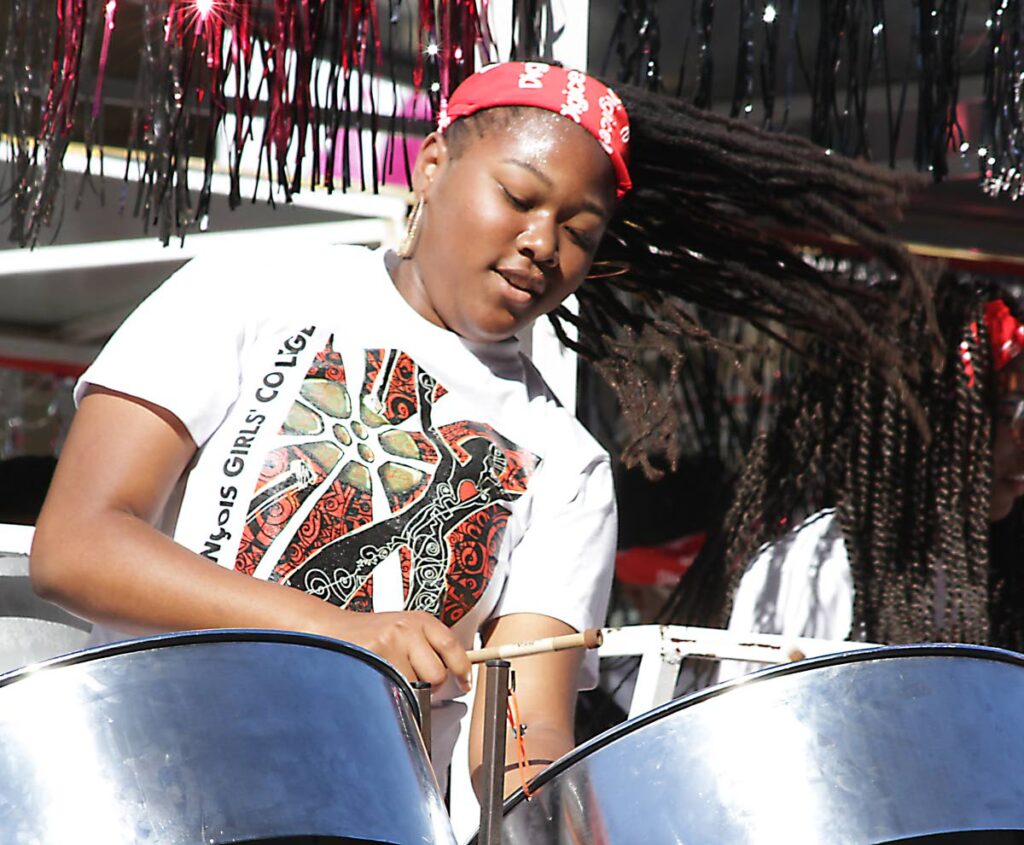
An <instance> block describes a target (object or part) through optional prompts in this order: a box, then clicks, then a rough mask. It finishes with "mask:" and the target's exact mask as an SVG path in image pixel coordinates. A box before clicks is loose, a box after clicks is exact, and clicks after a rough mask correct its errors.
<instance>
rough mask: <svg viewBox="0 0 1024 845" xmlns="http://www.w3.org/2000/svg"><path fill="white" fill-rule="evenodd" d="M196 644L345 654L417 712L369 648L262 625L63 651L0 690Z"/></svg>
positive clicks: (404, 687)
mask: <svg viewBox="0 0 1024 845" xmlns="http://www.w3.org/2000/svg"><path fill="white" fill-rule="evenodd" d="M198 643H281V644H286V645H305V646H313V647H314V648H321V649H324V650H326V651H333V652H337V653H338V654H345V655H348V656H349V657H354V658H356V659H357V660H361V661H362V662H364V663H367V664H369V665H370V666H372V667H373V668H374V669H376V670H377V671H379V672H380V673H381V674H383V675H386V676H387V677H388V678H389V679H390V680H392V681H393V682H394V683H395V685H396V686H397V687H398V689H399V690H400V691H401V693H402V696H403V697H404V698H405V700H406V702H407V703H408V704H409V707H411V708H412V711H413V714H414V715H415V716H416V719H417V720H418V719H419V718H420V715H421V714H420V708H419V703H418V702H417V700H416V695H415V694H414V693H413V690H412V687H411V686H409V682H408V681H407V680H406V679H405V676H404V675H402V674H401V673H400V672H399V671H398V670H397V669H396V668H395V667H394V666H392V665H391V664H390V663H388V662H387V661H386V660H385V659H384V658H382V657H380V656H379V655H377V654H374V653H373V652H372V651H369V650H368V649H365V648H362V647H361V646H357V645H355V644H353V643H349V642H345V641H344V640H336V639H333V638H331V637H322V636H319V635H317V634H303V633H300V632H298V631H279V630H274V629H263V628H215V629H207V630H200V631H175V632H173V633H170V634H156V635H154V636H148V637H144V638H140V639H131V640H123V641H121V642H116V643H109V644H107V645H100V646H93V647H92V648H86V649H82V650H81V651H73V652H71V653H70V654H63V655H60V656H59V657H53V658H51V659H49V660H44V661H41V662H39V663H33V664H30V665H28V666H22V667H21V668H20V669H15V670H13V671H11V672H7V673H5V674H2V675H0V689H3V688H4V687H6V686H9V685H10V684H14V683H17V682H18V681H22V680H25V679H27V678H31V677H33V676H35V675H37V674H38V673H39V672H41V671H46V670H49V669H57V668H60V667H62V666H76V665H78V664H79V663H87V662H89V661H91V660H98V659H101V658H106V657H116V656H117V655H121V654H133V653H137V652H141V651H155V650H158V649H162V648H171V647H174V646H179V645H191V644H198Z"/></svg>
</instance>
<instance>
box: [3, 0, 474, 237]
mask: <svg viewBox="0 0 1024 845" xmlns="http://www.w3.org/2000/svg"><path fill="white" fill-rule="evenodd" d="M390 2H391V5H390V11H391V14H390V15H389V19H388V24H387V26H388V27H389V28H390V29H391V30H392V31H393V30H395V29H396V28H397V27H398V26H399V24H400V23H401V21H400V20H399V18H400V15H399V11H400V10H401V8H402V6H401V4H400V3H399V2H398V0H390ZM118 5H119V4H118V0H107V2H102V0H100V2H97V0H93V2H91V3H90V2H88V0H56V2H55V3H54V5H51V6H49V7H48V8H47V4H46V3H45V2H39V0H36V2H30V0H12V5H11V9H10V20H11V25H10V26H9V27H8V41H9V45H8V46H10V42H11V41H12V39H14V38H16V37H17V34H18V33H19V32H24V31H26V30H30V29H32V26H31V25H30V24H29V21H30V20H31V19H32V18H33V16H38V17H40V18H41V19H43V20H45V21H46V22H47V23H48V24H50V23H52V26H53V35H52V37H49V36H48V37H47V38H46V40H45V43H46V45H47V48H48V55H47V57H46V59H45V60H41V59H40V58H39V57H38V56H27V55H22V54H21V53H18V52H17V51H15V53H11V52H10V51H9V52H8V57H7V61H6V62H4V61H0V91H3V92H4V93H5V94H7V95H10V94H12V93H13V94H14V95H15V96H14V97H13V100H14V103H15V106H14V107H11V105H10V103H11V99H12V98H10V97H8V98H6V99H4V100H3V105H0V128H2V129H3V130H5V131H7V132H8V133H9V134H10V135H12V136H13V139H14V140H12V142H11V144H12V148H13V149H12V154H11V156H10V157H11V159H12V160H14V161H15V162H16V163H17V164H18V167H17V181H16V183H15V184H14V185H13V186H12V189H11V190H10V193H11V194H12V195H13V197H14V214H13V215H12V219H13V221H14V225H13V236H14V237H16V238H17V239H18V240H20V241H21V242H22V243H34V242H35V241H36V239H37V238H38V237H39V232H40V229H41V227H42V226H44V225H45V224H46V223H48V222H49V221H50V219H51V217H52V209H53V203H54V199H55V197H56V196H57V194H58V182H59V177H60V172H61V162H62V160H63V156H64V153H65V151H66V149H67V144H68V143H69V141H70V140H71V138H72V136H73V133H79V135H76V136H75V137H83V139H84V140H85V142H86V145H87V154H91V151H92V147H93V144H94V143H96V144H99V143H100V142H101V141H100V138H99V134H100V133H99V131H98V129H99V127H100V126H101V125H102V119H103V107H102V106H103V103H102V101H103V95H104V91H105V87H106V85H105V82H106V76H107V65H108V61H109V56H110V54H111V51H113V50H116V48H117V44H118V39H119V36H122V35H124V33H123V31H122V30H123V29H124V26H123V24H118V25H115V13H116V12H117V10H118ZM121 5H123V4H121ZM413 11H415V10H413ZM419 12H420V19H419V21H418V32H419V34H418V38H419V41H420V43H421V44H422V45H423V50H422V51H421V53H420V55H418V56H417V57H416V60H415V65H416V67H415V68H414V82H415V85H416V89H417V91H418V90H420V88H422V89H424V90H425V91H426V93H428V94H429V96H430V98H431V102H432V104H433V106H434V107H435V108H436V107H437V106H438V105H439V103H440V99H441V97H443V96H446V95H447V93H448V92H449V91H450V90H451V88H453V87H454V86H455V85H457V84H458V83H459V82H460V81H461V80H462V79H463V78H464V77H465V76H466V75H468V74H469V73H471V72H472V71H473V70H474V58H475V50H476V45H477V43H478V42H479V41H480V39H481V21H480V19H479V16H478V14H477V7H476V0H423V3H422V4H421V6H420V8H419ZM39 31H42V30H39ZM126 40H129V41H131V40H134V41H138V36H137V35H136V36H135V37H134V38H129V39H126ZM141 41H142V51H141V55H140V64H139V73H138V77H137V80H136V88H135V97H134V104H133V107H132V116H131V124H130V129H129V136H128V149H129V157H128V168H127V169H126V173H125V176H126V178H129V176H130V175H134V174H135V172H136V171H137V170H138V169H139V168H141V178H139V180H138V181H139V191H138V195H137V199H136V202H135V211H136V212H137V213H139V214H141V215H142V216H143V217H144V220H145V225H146V227H147V228H148V227H150V226H155V227H156V230H157V233H158V234H159V236H160V238H161V239H162V240H163V241H164V242H165V243H166V242H167V241H169V240H170V238H171V237H172V236H177V237H183V236H184V234H185V233H186V232H188V231H190V230H193V229H195V228H202V227H203V226H204V225H205V221H206V219H207V217H208V214H209V208H210V201H211V196H212V193H213V184H214V180H215V176H216V174H215V170H214V167H215V162H216V161H217V159H218V154H219V153H218V140H221V141H222V143H224V145H225V146H226V147H227V149H226V159H227V167H228V171H229V185H230V187H229V195H228V199H229V203H230V204H231V205H232V206H237V205H238V204H239V203H240V202H241V201H242V195H241V184H242V175H243V171H244V170H246V169H251V171H254V172H255V176H256V181H257V184H260V183H262V184H264V185H266V186H267V187H268V199H270V200H271V201H272V196H273V194H272V192H271V191H270V190H269V189H270V188H271V187H274V188H277V189H278V190H280V192H281V194H282V195H283V196H284V198H285V200H286V201H287V200H288V199H290V198H291V196H292V195H293V194H294V193H295V192H297V191H299V190H300V189H301V188H302V187H304V186H306V185H309V186H313V187H315V186H317V185H323V186H324V187H325V188H327V190H333V189H334V188H335V187H339V184H338V183H339V179H340V187H341V188H342V189H347V188H349V187H351V186H352V185H353V182H354V179H355V178H358V185H359V187H361V188H362V189H364V190H366V189H371V188H372V189H374V190H376V189H377V188H378V187H379V185H380V183H381V182H382V181H383V180H384V178H386V175H387V174H388V173H389V172H392V171H393V169H394V164H395V150H396V148H397V143H396V140H395V134H396V132H398V131H399V129H401V130H402V132H403V134H404V130H405V128H406V125H407V121H408V120H409V118H410V117H411V116H412V115H411V113H409V111H408V110H409V108H410V106H411V104H409V103H406V102H404V100H403V97H402V96H400V94H399V90H398V88H397V86H396V85H395V84H394V67H395V62H394V56H393V55H392V53H393V51H394V49H395V48H394V46H393V45H394V43H395V41H394V39H393V37H392V36H391V35H390V34H389V35H388V37H387V39H386V41H387V47H386V48H385V47H384V46H383V44H384V41H385V38H384V31H383V30H382V28H381V21H380V19H379V16H378V10H377V2H376V0H144V9H143V32H142V38H141ZM431 44H432V45H435V46H434V48H433V49H428V47H429V45H431ZM25 51H26V48H24V47H22V53H24V52H25ZM385 52H387V53H388V54H387V55H385ZM96 54H98V56H99V58H98V61H95V60H94V56H95V55H96ZM20 59H24V66H25V68H26V71H25V72H24V73H22V72H21V70H20V66H17V65H15V62H16V61H19V60H20ZM43 61H45V62H46V64H48V65H49V74H48V78H47V79H46V80H45V81H43V84H33V83H31V82H30V80H29V79H26V78H25V77H28V76H31V74H32V73H33V72H34V71H33V68H39V67H40V66H41V64H42V62H43ZM424 68H426V72H425V73H424ZM83 71H84V72H85V75H86V76H87V77H88V79H87V80H86V82H87V84H85V85H80V82H81V81H82V79H83ZM381 83H384V84H385V85H387V84H389V83H390V87H391V91H392V94H393V97H392V100H393V102H392V104H391V105H390V106H385V105H382V103H381V101H380V96H382V94H381V92H380V88H381ZM80 88H81V89H82V90H83V91H87V92H88V94H89V95H91V97H89V96H86V97H82V98H80V97H79V89H80ZM22 92H23V93H22ZM41 92H45V94H43V95H42V98H41V100H40V99H38V97H39V96H40V93H41ZM80 99H81V100H86V101H85V102H80ZM24 100H28V101H29V102H27V103H25V102H23V101H24ZM382 110H384V111H385V112H390V114H384V115H383V117H384V118H385V119H388V118H389V124H388V125H387V126H386V131H387V132H388V136H389V137H388V144H387V148H386V149H385V151H384V152H383V155H382V154H381V150H380V149H379V148H378V139H379V137H380V133H381V131H382V125H381V118H382V114H381V111H382ZM79 112H81V115H80V114H79ZM32 118H37V123H36V125H35V126H33V125H32ZM261 122H262V127H260V123H261ZM415 128H416V129H417V130H419V131H422V130H424V129H427V128H429V125H428V124H426V123H423V124H418V125H415ZM403 147H404V143H403ZM251 152H255V153H257V154H256V155H255V156H251ZM220 154H221V155H223V154H224V153H220ZM250 157H251V159H252V163H249V162H250ZM384 158H387V159H388V161H387V162H385V161H382V159H384ZM196 159H200V160H201V161H202V162H203V179H202V184H201V185H198V186H197V185H190V184H189V181H188V174H189V164H190V162H191V161H194V160H196ZM385 163H386V164H387V166H386V167H385ZM404 163H405V172H406V174H408V172H409V162H408V153H407V152H406V154H405V162H404ZM253 199H255V196H254V197H253Z"/></svg>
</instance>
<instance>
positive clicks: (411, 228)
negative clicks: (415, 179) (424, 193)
mask: <svg viewBox="0 0 1024 845" xmlns="http://www.w3.org/2000/svg"><path fill="white" fill-rule="evenodd" d="M422 225H423V198H422V197H420V198H418V199H417V200H416V205H414V206H413V207H412V212H410V214H409V220H408V221H407V222H406V224H405V227H406V228H405V237H404V238H403V239H402V243H401V244H400V245H399V247H398V257H399V258H412V254H413V252H414V251H415V249H416V241H418V240H419V239H420V227H421V226H422Z"/></svg>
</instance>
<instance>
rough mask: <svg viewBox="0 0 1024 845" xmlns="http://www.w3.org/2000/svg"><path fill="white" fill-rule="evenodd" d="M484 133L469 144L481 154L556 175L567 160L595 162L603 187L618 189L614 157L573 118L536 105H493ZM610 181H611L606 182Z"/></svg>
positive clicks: (570, 161) (581, 163)
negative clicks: (572, 119) (500, 106)
mask: <svg viewBox="0 0 1024 845" xmlns="http://www.w3.org/2000/svg"><path fill="white" fill-rule="evenodd" d="M493 111H494V112H503V111H508V112H510V114H507V115H497V114H495V115H493V116H492V117H490V119H489V120H488V121H487V124H485V126H482V127H481V129H482V131H481V132H480V133H472V136H471V138H472V139H471V140H470V141H469V142H468V145H467V148H473V151H474V152H475V153H476V154H477V155H480V156H485V157H488V158H494V159H496V160H498V161H504V162H509V163H516V162H519V163H523V164H527V165H529V166H530V167H531V168H533V169H535V170H538V171H540V172H543V173H545V174H547V175H548V176H549V177H551V178H554V177H556V176H558V175H559V173H560V172H563V171H564V170H565V169H566V166H567V163H574V164H576V165H577V166H580V167H583V166H584V164H585V163H586V162H588V161H590V162H594V163H595V165H596V166H595V167H594V168H593V169H594V171H595V172H597V173H600V176H598V177H596V178H597V179H600V181H601V183H602V184H601V185H600V186H599V190H600V191H601V192H604V190H605V189H606V188H607V190H610V191H612V192H613V193H614V189H615V171H614V168H613V167H612V163H611V159H610V158H609V157H608V155H607V154H606V153H605V152H604V150H602V149H601V145H600V144H599V143H598V142H597V139H596V138H594V137H593V136H592V135H591V134H590V133H589V132H588V131H587V130H586V129H584V128H583V127H582V126H578V125H577V124H575V123H574V122H573V121H571V120H570V119H569V118H566V117H563V116H561V115H558V114H555V113H553V112H549V111H544V110H542V109H536V108H514V109H507V110H506V109H501V108H498V109H493ZM605 183H607V184H605Z"/></svg>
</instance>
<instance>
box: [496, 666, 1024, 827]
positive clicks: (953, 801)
mask: <svg viewBox="0 0 1024 845" xmlns="http://www.w3.org/2000/svg"><path fill="white" fill-rule="evenodd" d="M526 740H527V748H528V747H529V732H527V735H526ZM535 786H536V787H537V789H536V797H534V798H533V799H532V800H530V801H525V800H523V797H522V794H521V793H520V794H518V795H514V796H513V797H512V798H510V799H509V801H508V802H507V804H506V814H505V821H504V826H503V831H504V834H503V836H504V842H506V843H522V845H525V843H529V845H544V843H588V844H589V845H633V843H657V845H662V843H700V845H704V843H716V844H717V843H767V844H768V845H777V843H787V844H788V843H813V845H824V843H827V844H828V845H842V843H851V845H863V844H864V843H883V842H895V841H900V840H908V841H914V842H919V841H920V842H925V841H927V842H931V841H934V842H943V843H947V842H948V843H952V842H956V843H967V842H970V843H1002V842H1024V834H1021V833H1012V832H1011V831H1024V656H1021V655H1018V654H1015V653H1012V652H1006V651H1000V650H997V649H988V648H978V647H971V646H902V647H892V648H880V649H870V650H864V651H857V652H853V653H850V654H843V655H837V656H833V657H827V658H818V659H814V660H806V661H801V662H799V663H793V664H789V665H786V666H783V667H778V668H774V669H770V670H766V671H763V672H759V673H757V674H755V675H751V676H747V677H746V678H742V679H738V680H736V681H733V682H731V683H728V684H723V685H721V686H719V687H715V688H712V689H709V690H705V691H702V692H700V693H697V694H695V695H692V696H689V697H687V698H684V699H680V700H678V701H673V702H670V703H669V704H667V705H665V706H663V707H661V708H659V709H657V710H654V711H652V712H651V713H648V714H645V715H644V716H641V717H639V718H636V719H633V720H632V721H630V722H626V723H625V724H623V725H620V726H618V727H616V728H614V729H613V730H611V731H609V732H607V733H605V734H603V735H602V736H600V737H597V738H596V739H594V740H592V741H591V742H589V743H587V744H586V745H584V746H581V747H580V748H578V749H577V750H576V751H574V752H572V753H571V754H569V755H568V756H566V757H564V758H563V759H562V760H560V761H558V762H557V763H555V764H554V765H553V766H551V767H550V768H549V769H548V770H547V771H545V772H543V773H542V774H541V775H539V776H538V778H537V779H536V781H535ZM971 831H973V832H975V833H973V834H971V833H965V832H971ZM982 831H984V833H982ZM954 832H959V833H954ZM943 834H944V835H943ZM940 835H942V836H940ZM915 837H925V838H922V839H917V838H915ZM931 837H937V838H935V839H932V838H931Z"/></svg>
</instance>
